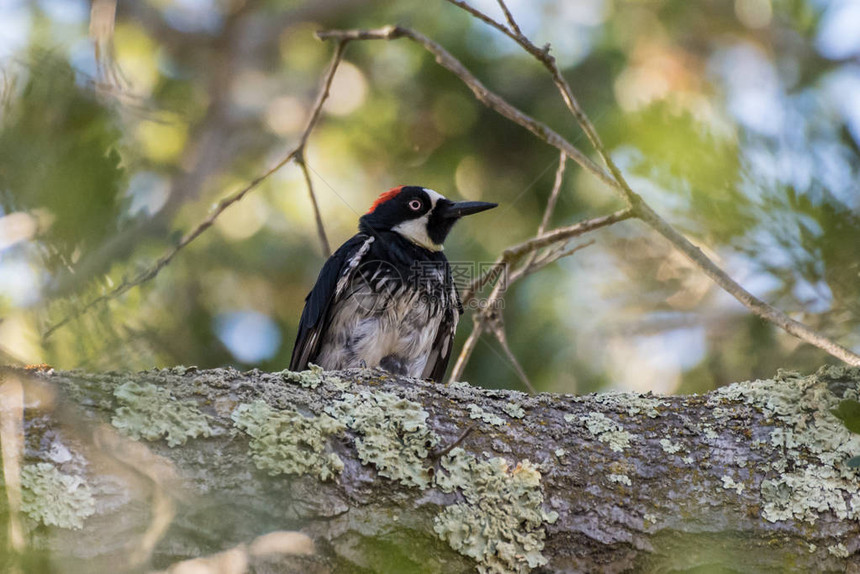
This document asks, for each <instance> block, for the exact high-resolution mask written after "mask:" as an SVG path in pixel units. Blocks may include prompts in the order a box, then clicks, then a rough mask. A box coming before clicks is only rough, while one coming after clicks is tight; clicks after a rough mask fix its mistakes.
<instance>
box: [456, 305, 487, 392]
mask: <svg viewBox="0 0 860 574" xmlns="http://www.w3.org/2000/svg"><path fill="white" fill-rule="evenodd" d="M483 332H484V318H483V317H482V316H481V314H480V313H475V314H474V315H473V316H472V332H471V333H469V338H468V339H466V342H465V343H463V348H462V349H460V354H459V355H458V356H457V362H456V363H454V368H453V369H452V370H451V374H450V375H449V376H448V382H449V383H450V382H452V381H459V380H460V377H462V376H463V371H465V370H466V364H467V363H468V362H469V359H471V358H472V352H473V351H474V350H475V346H476V345H477V344H478V339H480V338H481V334H482V333H483Z"/></svg>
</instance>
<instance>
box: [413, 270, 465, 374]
mask: <svg viewBox="0 0 860 574" xmlns="http://www.w3.org/2000/svg"><path fill="white" fill-rule="evenodd" d="M446 267H447V265H446ZM445 271H446V276H447V277H448V280H449V281H451V274H450V272H449V271H448V270H447V268H446V270H445ZM448 296H449V297H450V299H449V301H448V305H446V306H445V307H446V310H445V314H444V315H443V317H442V321H441V322H440V323H439V330H438V331H436V339H434V341H433V346H432V347H431V350H430V355H429V357H428V358H427V364H426V365H425V367H424V372H423V373H422V375H421V378H422V379H431V380H433V381H435V382H437V383H441V382H442V379H443V378H444V377H445V371H447V370H448V362H449V361H450V360H451V349H452V347H453V346H454V334H455V333H456V332H457V323H458V322H459V321H460V315H462V314H463V303H462V302H461V301H460V292H459V291H458V290H457V285H455V284H454V282H453V281H451V288H450V290H449V291H448Z"/></svg>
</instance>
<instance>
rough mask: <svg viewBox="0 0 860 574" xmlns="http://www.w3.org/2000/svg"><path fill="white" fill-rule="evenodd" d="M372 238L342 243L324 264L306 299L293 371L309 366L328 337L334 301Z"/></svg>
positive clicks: (295, 348) (291, 368)
mask: <svg viewBox="0 0 860 574" xmlns="http://www.w3.org/2000/svg"><path fill="white" fill-rule="evenodd" d="M371 243H373V237H369V236H367V235H364V234H363V233H359V234H358V235H355V236H353V237H352V238H351V239H349V240H348V241H347V242H346V243H344V244H343V245H341V246H340V247H339V248H338V250H337V251H335V252H334V254H333V255H332V256H331V257H329V259H328V261H326V262H325V265H323V268H322V270H321V271H320V274H319V277H317V282H316V285H314V288H313V289H312V290H311V292H310V293H308V296H307V297H306V298H305V309H304V311H302V318H301V319H300V320H299V333H298V335H296V344H295V346H294V347H293V356H292V359H290V370H291V371H301V370H304V369H306V368H307V367H308V362H312V361H313V360H314V359H315V358H316V355H317V351H318V350H319V346H320V342H321V341H322V340H323V338H324V337H325V329H326V325H327V320H326V317H327V315H328V311H329V309H330V307H331V305H332V303H333V302H334V301H336V300H337V299H339V298H340V297H341V296H342V295H343V292H344V290H345V289H346V286H347V284H348V283H349V279H350V277H351V276H352V274H353V273H354V272H355V270H356V269H357V268H358V264H359V263H360V262H361V259H362V257H364V256H365V255H366V254H367V251H368V250H369V249H370V245H371Z"/></svg>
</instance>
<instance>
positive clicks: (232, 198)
mask: <svg viewBox="0 0 860 574" xmlns="http://www.w3.org/2000/svg"><path fill="white" fill-rule="evenodd" d="M345 47H346V42H338V43H337V46H336V48H335V52H334V55H333V56H332V60H331V64H330V65H329V68H328V71H327V72H326V75H325V77H324V79H323V83H322V88H321V89H320V92H319V94H318V95H317V98H316V101H315V102H314V106H313V108H312V109H311V114H310V116H309V118H308V122H307V124H306V126H305V129H304V131H303V132H302V136H301V139H300V140H299V143H298V144H297V145H296V147H294V148H293V149H292V150H290V151H289V152H288V153H287V154H286V155H285V156H284V157H283V158H282V159H281V160H280V161H279V162H278V163H277V164H275V165H274V166H273V167H271V168H270V169H269V170H268V171H266V172H265V173H264V174H262V175H260V176H258V177H257V178H255V179H254V180H253V181H251V182H250V183H248V185H246V186H245V187H243V188H242V189H240V190H239V191H237V192H235V193H233V194H231V195H229V196H227V197H225V198H224V199H222V200H221V201H220V202H218V205H216V206H215V208H214V209H213V210H212V211H211V212H210V213H209V215H208V216H207V217H206V218H204V219H203V221H201V222H200V223H198V224H197V226H196V227H194V229H192V230H191V231H189V232H187V233H186V234H185V235H183V236H182V238H181V239H180V240H179V242H178V243H177V244H176V245H174V246H173V247H171V248H170V249H168V250H167V252H165V254H164V255H162V256H161V257H160V258H159V259H158V260H157V261H156V262H155V263H153V264H152V265H150V266H149V267H148V268H146V269H145V270H143V271H141V272H140V273H138V274H137V275H136V276H135V277H134V278H132V279H130V280H128V279H124V280H123V281H122V282H121V283H120V284H119V285H118V286H116V287H115V288H113V289H112V290H110V291H109V292H107V293H105V294H104V295H100V296H98V297H96V298H94V299H92V300H90V301H89V302H87V303H85V304H84V305H83V306H81V307H78V308H77V309H75V310H74V311H72V312H71V313H70V314H68V315H67V316H66V317H64V318H63V319H61V320H60V321H58V322H57V323H55V324H53V325H51V326H50V327H49V328H48V329H46V330H45V332H44V334H43V335H42V337H43V339H47V338H48V337H50V336H51V335H52V334H53V333H54V331H56V330H57V329H59V328H60V327H62V326H63V325H65V324H67V323H68V322H69V321H72V320H73V319H75V318H77V317H80V316H81V315H82V314H84V313H86V312H87V311H89V310H90V309H92V308H93V307H95V306H96V305H99V304H101V303H106V302H108V301H110V300H112V299H115V298H117V297H119V296H120V295H122V294H123V293H125V292H127V291H128V290H130V289H132V288H134V287H137V286H138V285H141V284H142V283H145V282H146V281H149V280H150V279H153V278H154V277H155V276H156V275H158V274H159V272H160V271H161V270H162V269H164V267H166V266H167V264H168V263H170V262H171V261H172V260H173V258H174V257H176V255H177V254H178V253H179V252H180V251H181V250H182V249H183V248H185V247H186V246H187V245H188V244H189V243H191V242H192V241H194V240H195V239H197V238H198V237H199V236H200V235H201V234H202V233H203V232H204V231H206V230H207V229H209V228H210V227H212V225H213V224H214V223H215V220H216V219H218V217H219V216H220V215H221V214H222V213H223V212H224V211H225V210H226V209H227V208H228V207H230V206H231V205H233V204H234V203H236V202H238V201H240V200H241V199H242V198H244V197H245V196H246V195H247V194H248V193H250V192H251V191H253V190H254V189H256V188H257V187H258V186H259V185H260V184H261V183H263V182H264V181H266V180H267V179H269V177H271V176H272V175H273V174H274V173H275V172H277V171H278V170H280V169H281V168H282V167H284V166H285V165H287V164H288V163H289V162H290V161H292V160H295V159H297V158H300V157H301V158H303V154H304V149H305V146H306V145H307V141H308V138H309V137H310V134H311V131H313V129H314V127H315V126H316V123H317V121H318V120H319V117H320V113H321V112H322V106H323V104H324V103H325V101H326V99H327V98H328V95H329V91H330V89H331V83H332V80H333V79H334V74H335V72H336V71H337V68H338V65H339V64H340V62H341V60H342V59H343V51H344V49H345ZM308 189H309V191H310V193H311V196H312V201H313V203H314V205H316V198H315V197H313V188H312V187H310V186H309V187H308ZM317 229H318V230H319V232H320V234H321V237H322V239H323V240H325V231H324V230H323V229H322V227H321V221H319V220H318V224H317ZM323 248H324V249H325V250H326V252H328V242H327V240H325V241H324V243H323Z"/></svg>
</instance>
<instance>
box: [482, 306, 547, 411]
mask: <svg viewBox="0 0 860 574" xmlns="http://www.w3.org/2000/svg"><path fill="white" fill-rule="evenodd" d="M490 312H491V313H492V314H491V316H490V318H489V321H488V323H489V324H488V328H489V330H490V331H491V332H492V333H493V335H495V336H496V340H497V341H499V345H501V346H502V350H503V351H504V352H505V356H506V357H507V358H508V360H509V361H510V362H511V364H512V365H513V366H514V370H515V371H516V372H517V376H519V378H520V381H522V383H523V385H525V387H526V388H527V389H528V390H529V392H530V393H531V394H533V395H534V394H537V391H536V390H535V388H534V385H532V383H531V381H530V380H529V378H528V376H527V375H526V372H525V370H524V369H523V367H522V365H520V362H519V361H518V360H517V357H516V356H515V355H514V352H513V351H511V346H510V345H508V336H507V334H506V333H505V321H504V319H503V317H502V311H501V309H499V310H498V312H495V313H494V312H492V310H491V311H490Z"/></svg>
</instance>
